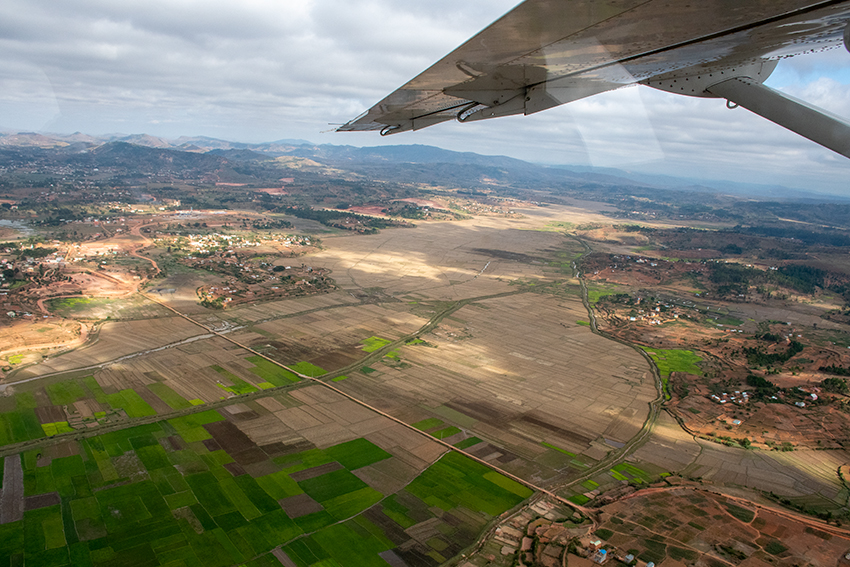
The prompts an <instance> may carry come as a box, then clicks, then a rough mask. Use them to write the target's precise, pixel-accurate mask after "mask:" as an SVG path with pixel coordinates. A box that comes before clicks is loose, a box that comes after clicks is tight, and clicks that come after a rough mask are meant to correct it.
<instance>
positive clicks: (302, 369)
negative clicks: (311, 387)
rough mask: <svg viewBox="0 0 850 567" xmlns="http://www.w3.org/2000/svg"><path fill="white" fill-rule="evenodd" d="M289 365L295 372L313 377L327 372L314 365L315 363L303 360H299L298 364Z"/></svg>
mask: <svg viewBox="0 0 850 567" xmlns="http://www.w3.org/2000/svg"><path fill="white" fill-rule="evenodd" d="M289 367H290V368H291V369H292V370H294V371H295V372H298V373H300V374H304V375H305V376H310V377H312V378H315V377H317V376H321V375H322V374H327V372H328V371H327V370H325V369H324V368H321V367H319V366H316V365H315V364H310V363H309V362H304V361H302V362H299V363H298V364H293V365H291V366H289Z"/></svg>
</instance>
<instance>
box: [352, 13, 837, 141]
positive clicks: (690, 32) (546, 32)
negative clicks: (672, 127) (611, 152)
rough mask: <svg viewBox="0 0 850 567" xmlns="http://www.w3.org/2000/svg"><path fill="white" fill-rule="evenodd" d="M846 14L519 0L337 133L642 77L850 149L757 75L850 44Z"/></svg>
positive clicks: (484, 113) (555, 98) (467, 116)
mask: <svg viewBox="0 0 850 567" xmlns="http://www.w3.org/2000/svg"><path fill="white" fill-rule="evenodd" d="M848 22H850V0H831V1H830V0H820V1H816V0H690V1H688V0H526V1H525V2H522V3H521V4H519V5H518V6H517V7H516V8H514V9H513V10H511V11H510V12H508V13H507V14H506V15H504V16H503V17H502V18H500V19H499V20H497V21H496V22H494V23H493V24H491V25H490V26H489V27H487V28H485V29H484V30H482V31H481V32H479V33H478V34H477V35H475V36H474V37H473V38H472V39H470V40H468V41H467V42H466V43H464V44H463V45H461V46H460V47H458V48H457V49H455V50H454V51H452V52H451V53H449V54H448V55H447V56H445V57H444V58H443V59H441V60H440V61H438V62H437V63H435V64H434V65H432V66H431V67H430V68H429V69H427V70H425V71H424V72H423V73H421V74H420V75H418V76H417V77H415V78H414V79H412V80H411V81H409V82H408V83H406V84H405V85H403V86H402V87H401V88H399V89H398V90H396V91H395V92H393V93H392V94H390V95H389V96H387V97H386V98H384V99H383V100H382V101H380V102H379V103H378V104H376V105H375V106H373V107H372V108H371V109H369V110H368V111H367V112H365V113H363V114H362V115H361V116H359V117H357V118H355V119H354V120H352V121H350V122H348V123H347V124H344V125H342V126H340V127H339V128H337V131H339V132H350V131H370V130H372V131H380V132H381V134H382V135H387V134H395V133H398V132H404V131H407V130H419V129H421V128H425V127H428V126H433V125H435V124H438V123H440V122H445V121H448V120H455V119H457V120H459V121H461V122H471V121H476V120H482V119H487V118H497V117H500V116H510V115H516V114H525V115H529V114H534V113H536V112H540V111H541V110H546V109H548V108H552V107H554V106H558V105H561V104H564V103H567V102H571V101H574V100H578V99H581V98H584V97H587V96H591V95H594V94H598V93H602V92H605V91H610V90H614V89H617V88H620V87H622V86H625V85H629V84H633V83H642V84H645V85H649V86H652V87H655V88H658V89H662V90H667V91H670V92H675V93H679V94H685V95H690V96H703V97H714V98H726V99H727V100H728V101H730V104H731V103H735V104H740V105H741V106H744V107H745V108H748V109H749V110H751V111H753V112H756V113H757V114H761V115H762V116H765V117H766V118H768V119H769V120H773V121H774V122H777V123H779V124H781V125H782V126H785V127H786V128H789V129H791V130H793V131H795V132H798V133H800V134H801V135H803V136H806V137H808V138H810V139H813V140H815V141H816V142H818V143H821V144H823V145H825V146H827V147H830V148H831V149H833V150H835V151H838V152H839V153H842V154H843V155H846V156H848V157H850V123H848V122H846V121H844V120H842V119H840V118H838V117H835V116H832V115H829V114H828V113H825V112H823V111H821V110H819V109H817V108H814V107H812V106H810V105H807V104H805V103H802V102H801V101H797V100H796V99H791V98H790V97H786V96H785V95H782V94H781V93H778V92H777V91H773V90H772V89H769V88H768V87H765V86H764V85H762V84H761V83H762V82H763V81H764V80H765V79H766V78H767V77H768V76H769V75H770V73H771V72H772V71H773V69H774V68H775V66H776V63H777V61H778V60H779V59H782V58H784V57H790V56H794V55H798V54H800V53H805V52H811V51H816V50H822V49H827V48H831V47H834V46H836V45H840V44H841V42H842V36H843V38H844V42H845V44H850V39H848V35H850V25H848ZM848 49H850V47H848ZM801 113H802V115H803V116H804V118H800V115H801ZM812 120H814V123H813V122H812ZM801 128H802V129H803V130H805V131H803V132H801V131H800V130H801ZM822 131H825V133H823V132H822Z"/></svg>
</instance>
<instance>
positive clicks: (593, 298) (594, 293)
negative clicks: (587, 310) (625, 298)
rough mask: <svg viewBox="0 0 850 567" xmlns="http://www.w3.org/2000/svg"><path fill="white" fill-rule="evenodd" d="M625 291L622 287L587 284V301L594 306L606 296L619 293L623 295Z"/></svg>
mask: <svg viewBox="0 0 850 567" xmlns="http://www.w3.org/2000/svg"><path fill="white" fill-rule="evenodd" d="M623 289H625V288H622V287H620V286H616V285H612V284H608V285H603V284H599V283H588V284H587V301H588V302H589V303H590V304H591V305H593V304H594V303H596V302H597V301H599V300H600V299H602V298H603V297H605V296H606V295H615V294H617V293H622V292H623Z"/></svg>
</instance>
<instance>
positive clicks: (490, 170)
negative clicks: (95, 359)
mask: <svg viewBox="0 0 850 567" xmlns="http://www.w3.org/2000/svg"><path fill="white" fill-rule="evenodd" d="M13 147H24V148H26V147H28V148H42V149H45V150H56V151H58V152H61V153H63V154H66V155H68V154H71V155H73V154H82V155H77V156H76V159H74V158H72V161H78V160H79V161H78V163H79V162H84V163H89V164H101V165H122V166H131V165H132V163H133V160H134V159H140V158H141V159H143V160H146V161H150V160H153V161H154V162H163V163H166V162H167V163H169V164H171V166H172V167H186V168H190V169H204V168H210V167H216V166H221V164H222V161H221V160H226V161H227V162H231V163H232V162H251V161H255V162H262V161H265V160H270V159H275V158H279V157H282V156H291V157H297V158H307V159H310V160H313V161H315V162H318V163H320V164H323V165H327V166H331V167H340V168H342V169H347V170H351V171H356V172H358V173H361V174H365V175H368V174H369V173H370V172H371V173H378V172H380V173H384V174H386V173H387V172H388V170H390V169H391V170H392V171H393V172H394V173H395V174H396V175H394V177H396V178H397V179H400V180H401V179H403V180H405V181H409V182H421V183H434V182H439V181H443V180H445V179H446V175H447V174H448V171H447V170H446V168H447V167H448V166H452V171H451V174H452V175H453V176H455V177H456V178H457V181H458V183H463V182H470V183H472V182H475V183H480V182H481V180H482V179H484V180H486V179H488V178H492V179H493V180H494V181H497V182H499V183H512V184H522V183H528V184H531V185H533V186H538V185H541V184H544V185H545V184H548V183H563V182H567V181H570V182H575V183H591V184H594V185H597V184H598V185H620V186H624V185H625V186H636V187H640V188H642V189H647V188H658V189H659V190H665V189H666V190H676V191H688V192H697V193H725V194H730V195H734V196H738V197H751V198H757V199H759V200H772V201H807V202H844V203H846V202H850V198H844V197H840V196H835V195H827V194H820V193H814V192H806V191H801V190H798V189H791V188H788V187H782V186H774V185H756V184H746V183H734V182H728V181H716V180H705V179H687V178H678V177H669V176H663V175H648V174H644V173H637V172H629V171H624V170H620V169H612V168H595V167H588V166H561V165H558V166H553V165H545V164H534V163H529V162H526V161H522V160H519V159H514V158H510V157H506V156H486V155H481V154H476V153H473V152H455V151H450V150H444V149H442V148H438V147H434V146H424V145H418V144H410V145H396V146H374V147H355V146H336V145H330V144H322V145H316V144H313V143H312V142H309V141H307V140H299V139H281V140H276V141H273V142H266V143H259V144H250V143H242V142H231V141H228V140H219V139H216V138H209V137H206V136H194V137H189V136H181V137H180V138H177V139H174V140H170V139H166V138H160V137H156V136H150V135H147V134H136V135H131V136H127V135H119V134H114V135H104V136H90V135H87V134H82V133H80V132H75V133H74V134H66V135H63V134H42V133H36V132H18V133H0V150H3V149H4V148H6V149H11V148H13ZM137 147H138V148H140V150H139V151H138V152H137V151H135V150H133V149H132V148H137ZM141 148H145V149H148V150H156V151H144V150H142V149H141ZM83 156H85V157H83ZM68 157H69V158H70V155H68ZM80 158H82V159H80ZM402 176H403V177H402Z"/></svg>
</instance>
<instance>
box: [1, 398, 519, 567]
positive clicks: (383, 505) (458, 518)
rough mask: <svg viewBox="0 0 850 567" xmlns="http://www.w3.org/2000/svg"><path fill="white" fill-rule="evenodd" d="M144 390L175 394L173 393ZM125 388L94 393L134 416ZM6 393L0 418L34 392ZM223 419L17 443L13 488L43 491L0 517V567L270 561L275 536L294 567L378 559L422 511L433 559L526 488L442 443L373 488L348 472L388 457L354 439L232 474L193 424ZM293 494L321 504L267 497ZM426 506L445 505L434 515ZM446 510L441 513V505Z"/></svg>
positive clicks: (214, 414)
mask: <svg viewBox="0 0 850 567" xmlns="http://www.w3.org/2000/svg"><path fill="white" fill-rule="evenodd" d="M80 384H85V382H81V383H80ZM80 384H78V386H80ZM152 391H153V392H154V393H156V394H157V395H158V396H160V397H161V398H162V399H163V400H168V399H171V401H172V403H174V404H180V403H181V402H178V401H177V400H176V399H173V398H172V397H171V394H173V391H170V390H168V391H166V390H162V389H161V388H152ZM169 391H170V392H171V394H169ZM125 392H127V391H121V392H119V393H117V394H108V395H105V396H106V397H107V398H110V397H113V396H120V397H121V398H122V400H123V401H124V403H126V404H127V407H128V408H130V409H128V413H129V411H133V412H138V411H139V410H140V409H141V408H140V407H133V405H132V404H131V403H130V402H131V401H132V400H131V398H132V396H126V395H125ZM130 392H132V390H130ZM82 393H84V394H90V393H91V392H90V391H86V390H83V391H82ZM80 394H81V390H78V389H76V386H75V387H71V388H57V389H54V391H53V395H55V396H66V399H70V398H72V397H74V396H77V395H80ZM99 395H100V393H99ZM174 395H176V394H174ZM136 396H138V394H136ZM180 399H181V400H182V398H180ZM12 402H13V403H14V405H15V408H14V409H13V410H12V411H11V412H9V411H7V412H4V413H2V414H0V417H2V418H3V419H8V416H9V415H10V414H16V413H19V414H20V413H21V412H26V411H29V412H32V409H33V407H35V398H34V397H33V396H32V395H28V396H27V395H22V394H16V399H14V400H12ZM134 403H135V402H134ZM182 404H188V402H186V401H185V400H183V402H182ZM148 407H149V406H148ZM22 415H23V414H22ZM34 417H35V415H34V414H33V415H32V418H34ZM31 421H32V420H31ZM222 421H224V417H223V416H222V414H220V413H219V412H218V411H215V410H207V411H200V412H197V413H193V414H189V415H185V416H181V417H176V418H172V419H169V420H167V421H160V422H155V423H151V424H146V425H138V426H135V427H128V428H125V429H122V430H118V431H113V432H109V433H105V434H101V435H98V436H95V437H91V438H87V439H80V440H69V441H68V449H69V452H71V453H72V455H71V456H65V457H55V456H54V457H53V458H52V459H47V460H43V459H41V458H40V453H41V451H42V449H32V450H29V451H27V452H24V453H22V464H23V469H24V496H26V497H31V496H39V495H44V497H43V498H44V500H43V503H41V504H39V505H36V506H33V507H32V509H28V510H27V511H26V512H25V513H24V517H23V520H21V521H18V522H13V523H9V524H5V525H0V566H2V565H50V566H59V567H61V566H65V565H68V566H70V565H73V566H77V565H82V566H91V567H107V566H110V567H111V566H126V567H131V566H136V567H148V566H149V567H155V566H159V565H163V566H165V565H168V566H174V567H176V566H178V565H181V566H184V567H193V566H197V567H217V566H222V567H224V566H230V565H255V566H257V567H260V566H262V567H271V566H279V565H280V563H279V562H278V561H277V560H276V559H275V558H274V556H273V555H271V554H270V552H271V550H272V549H274V548H275V547H277V546H283V550H284V551H285V552H286V554H287V555H288V556H289V557H290V558H291V559H292V560H293V561H294V562H295V564H296V565H298V567H311V566H315V565H316V564H320V565H322V566H327V567H348V566H351V567H361V566H364V565H374V566H375V567H378V566H381V567H385V566H386V562H385V561H384V560H383V559H381V557H380V556H379V555H378V554H379V553H382V552H384V551H387V550H391V549H395V550H396V552H397V553H398V554H399V556H401V557H405V553H407V551H405V549H406V548H403V547H398V546H399V543H400V542H399V541H397V540H394V539H393V538H398V537H399V534H401V535H402V537H403V538H404V539H405V540H408V539H409V538H408V536H406V535H404V532H403V530H404V529H407V528H410V527H411V526H414V525H416V524H418V523H421V522H426V521H427V522H432V523H434V526H436V529H437V530H438V531H437V532H435V533H436V534H437V535H436V536H434V537H430V538H429V539H428V541H427V545H428V546H430V549H431V552H430V553H429V556H431V557H432V558H433V559H435V560H436V561H438V562H443V561H445V560H447V559H448V558H449V557H451V556H453V555H454V554H456V553H458V552H459V551H460V550H461V549H462V548H463V547H465V546H467V545H470V544H471V543H473V541H474V538H475V537H476V534H477V533H479V532H480V531H481V530H482V529H483V528H484V526H485V525H486V524H487V522H488V521H489V520H490V519H492V518H494V517H496V516H498V515H500V514H502V513H503V512H505V511H506V510H509V509H510V508H512V507H514V506H516V505H517V504H519V503H520V502H522V501H523V500H524V499H525V498H528V497H529V496H530V495H531V490H529V489H528V488H526V487H525V486H523V485H521V484H519V483H516V482H514V481H513V480H511V479H509V478H507V477H505V476H502V475H500V474H498V473H496V472H494V471H492V470H491V469H489V468H488V467H486V466H484V465H481V464H479V463H477V462H475V461H472V460H470V459H468V458H466V457H464V456H462V455H459V454H457V453H454V452H450V453H447V454H445V455H444V456H443V457H442V458H441V459H440V460H439V461H438V462H436V463H435V464H434V465H432V466H431V467H429V468H428V469H426V470H425V471H423V472H421V474H419V476H417V477H416V478H415V479H414V480H413V481H412V482H410V483H409V484H407V486H406V487H405V488H403V489H402V490H401V491H400V492H397V493H395V494H384V493H382V492H380V491H379V490H377V489H376V488H374V487H373V486H369V485H368V484H367V483H366V482H364V480H362V479H361V478H360V477H359V476H358V475H357V474H355V472H352V471H358V470H361V469H364V468H366V467H372V466H380V465H381V463H383V462H384V461H388V460H391V459H394V458H395V457H393V456H392V455H391V454H390V453H388V452H387V451H385V450H383V449H381V448H380V447H378V446H376V445H375V444H373V443H371V442H370V441H368V440H366V439H363V438H359V439H354V440H352V441H348V442H345V443H340V444H337V445H334V446H331V447H328V448H326V449H317V448H314V449H308V450H305V451H301V452H297V453H292V454H286V455H283V456H278V457H274V458H271V457H267V463H266V465H264V468H263V470H264V471H265V472H263V473H261V474H258V475H257V476H252V475H251V474H245V473H244V471H242V472H232V471H231V469H229V468H227V466H232V464H235V463H234V455H231V454H228V453H227V452H225V451H224V450H221V449H219V448H217V445H216V444H212V445H210V444H209V441H208V443H207V444H205V443H204V441H206V440H210V439H211V438H212V435H211V433H210V431H212V432H213V433H215V432H216V431H220V428H218V426H216V428H211V429H210V431H208V430H207V429H206V428H205V427H204V426H209V425H210V424H214V423H218V422H222ZM49 426H55V427H57V428H58V427H60V426H61V424H56V423H54V424H42V425H39V424H38V422H37V420H35V421H34V422H32V424H31V426H30V427H31V428H33V429H34V428H35V427H38V429H39V430H41V429H42V427H45V428H49ZM216 434H217V435H218V434H219V433H216ZM473 440H474V441H475V442H478V441H480V440H477V439H473ZM470 441H472V440H470ZM66 454H67V453H66ZM235 458H239V453H236V454H235ZM252 462H255V461H254V460H252ZM322 465H327V468H325V469H324V470H319V472H318V473H311V474H303V473H302V474H301V475H298V474H297V473H300V472H301V471H305V470H307V469H312V468H313V467H317V466H322ZM391 468H392V467H390V470H391ZM0 470H2V469H0ZM275 470H276V472H270V471H275ZM234 474H236V476H234ZM358 474H359V473H358ZM298 495H301V496H300V497H299V498H307V497H309V498H311V499H312V501H313V502H315V503H316V504H315V505H316V506H318V508H319V509H320V511H318V512H315V511H312V512H309V513H297V514H294V515H293V516H292V517H291V516H290V515H288V514H287V512H286V510H285V509H284V506H283V505H282V504H280V503H279V501H281V500H283V499H287V498H291V497H298ZM308 500H309V499H308ZM39 506H41V507H39ZM436 509H441V510H443V511H444V513H443V514H440V515H435V514H434V510H436ZM455 510H458V512H457V513H456V515H455V516H454V518H455V519H454V520H452V521H450V522H449V521H447V520H446V518H445V516H444V514H451V513H453V511H455Z"/></svg>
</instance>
